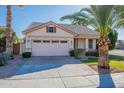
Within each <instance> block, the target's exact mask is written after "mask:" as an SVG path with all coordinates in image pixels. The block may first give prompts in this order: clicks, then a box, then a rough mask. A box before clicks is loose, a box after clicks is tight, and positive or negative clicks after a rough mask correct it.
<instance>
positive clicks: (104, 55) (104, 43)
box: [98, 37, 110, 69]
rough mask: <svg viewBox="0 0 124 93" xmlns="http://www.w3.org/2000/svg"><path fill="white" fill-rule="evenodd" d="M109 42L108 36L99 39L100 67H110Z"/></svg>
mask: <svg viewBox="0 0 124 93" xmlns="http://www.w3.org/2000/svg"><path fill="white" fill-rule="evenodd" d="M109 43H110V40H109V38H108V37H100V38H99V40H98V47H99V59H98V68H104V69H109V53H108V51H109Z"/></svg>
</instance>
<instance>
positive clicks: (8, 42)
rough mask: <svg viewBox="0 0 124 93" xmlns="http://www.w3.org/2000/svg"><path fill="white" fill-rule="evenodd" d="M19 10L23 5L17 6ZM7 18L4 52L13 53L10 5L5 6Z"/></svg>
mask: <svg viewBox="0 0 124 93" xmlns="http://www.w3.org/2000/svg"><path fill="white" fill-rule="evenodd" d="M18 7H19V8H22V7H23V5H18ZM6 8H7V16H6V51H7V52H11V53H12V51H13V41H12V34H13V32H12V11H11V8H12V6H11V5H7V6H6Z"/></svg>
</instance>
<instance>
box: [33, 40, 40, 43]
mask: <svg viewBox="0 0 124 93" xmlns="http://www.w3.org/2000/svg"><path fill="white" fill-rule="evenodd" d="M33 42H34V43H41V40H33Z"/></svg>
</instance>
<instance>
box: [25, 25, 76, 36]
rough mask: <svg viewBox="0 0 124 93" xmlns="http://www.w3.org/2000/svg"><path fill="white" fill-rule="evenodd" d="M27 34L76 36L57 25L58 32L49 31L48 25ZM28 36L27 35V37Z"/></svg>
mask: <svg viewBox="0 0 124 93" xmlns="http://www.w3.org/2000/svg"><path fill="white" fill-rule="evenodd" d="M27 36H55V37H57V36H58V37H74V36H73V35H72V34H70V33H68V32H66V31H64V30H62V29H60V28H57V27H56V33H48V32H47V31H46V27H44V28H41V29H38V30H35V31H33V32H30V33H28V34H27ZM27 36H26V37H27Z"/></svg>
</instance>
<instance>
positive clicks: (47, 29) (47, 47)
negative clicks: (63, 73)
mask: <svg viewBox="0 0 124 93" xmlns="http://www.w3.org/2000/svg"><path fill="white" fill-rule="evenodd" d="M23 34H24V35H25V40H24V41H25V45H24V46H23V49H21V50H22V51H21V52H25V51H26V52H31V53H32V56H68V55H69V50H72V49H74V48H75V49H77V48H82V49H86V51H88V50H96V40H97V39H98V38H99V33H98V32H96V31H94V30H91V29H89V28H86V27H84V26H80V25H71V24H57V23H54V22H52V21H50V22H48V23H39V22H33V23H32V24H31V25H30V26H29V27H28V28H27V29H26V30H25V31H23Z"/></svg>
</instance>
